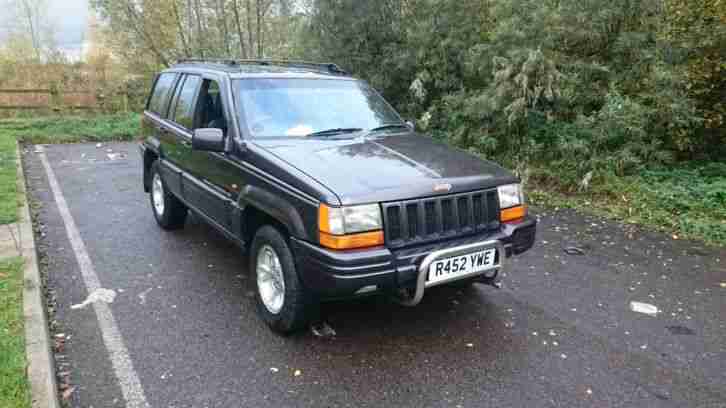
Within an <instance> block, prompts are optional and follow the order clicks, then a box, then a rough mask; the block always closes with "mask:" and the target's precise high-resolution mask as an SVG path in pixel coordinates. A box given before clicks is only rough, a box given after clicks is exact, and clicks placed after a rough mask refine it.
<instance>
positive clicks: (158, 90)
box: [149, 73, 176, 116]
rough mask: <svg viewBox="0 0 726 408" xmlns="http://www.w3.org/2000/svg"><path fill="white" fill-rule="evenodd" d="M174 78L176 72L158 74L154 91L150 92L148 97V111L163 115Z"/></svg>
mask: <svg viewBox="0 0 726 408" xmlns="http://www.w3.org/2000/svg"><path fill="white" fill-rule="evenodd" d="M174 79H176V74H173V73H167V74H161V75H159V78H158V79H157V80H156V85H155V86H154V92H153V93H152V94H151V99H149V110H150V111H152V112H154V113H156V114H158V115H160V116H164V114H165V113H166V105H167V103H168V100H169V95H170V94H171V87H172V85H174Z"/></svg>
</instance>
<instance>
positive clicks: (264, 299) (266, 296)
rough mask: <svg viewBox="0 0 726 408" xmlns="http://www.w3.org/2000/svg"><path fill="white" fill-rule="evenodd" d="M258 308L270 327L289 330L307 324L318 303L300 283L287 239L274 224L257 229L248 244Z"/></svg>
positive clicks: (287, 331)
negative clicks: (249, 244)
mask: <svg viewBox="0 0 726 408" xmlns="http://www.w3.org/2000/svg"><path fill="white" fill-rule="evenodd" d="M250 270H251V271H252V272H253V276H254V285H255V303H256V306H257V312H258V314H259V315H260V317H261V318H262V320H264V321H265V323H267V325H268V326H270V328H271V329H272V330H273V331H275V332H277V333H280V334H288V333H291V332H293V331H295V330H299V329H302V328H304V327H305V326H307V325H308V324H309V323H310V321H311V320H312V319H313V317H314V313H315V311H316V310H317V304H316V302H314V300H313V299H312V297H311V296H310V294H309V293H308V291H307V290H306V289H305V288H304V287H303V285H302V283H301V282H300V278H299V277H298V274H297V270H296V268H295V261H294V258H293V255H292V251H291V250H290V246H289V245H288V244H287V240H286V239H285V237H284V236H283V235H282V234H281V233H280V231H279V230H277V229H276V228H274V227H272V226H269V225H265V226H262V227H261V228H260V229H258V230H257V232H256V233H255V237H254V239H253V240H252V247H251V248H250Z"/></svg>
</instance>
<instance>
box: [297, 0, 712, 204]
mask: <svg viewBox="0 0 726 408" xmlns="http://www.w3.org/2000/svg"><path fill="white" fill-rule="evenodd" d="M693 2H694V5H695V3H698V4H701V3H704V2H705V3H709V2H710V3H713V2H718V0H698V1H696V0H693ZM364 3H365V4H359V2H350V1H342V2H341V1H337V0H319V1H317V2H316V3H315V4H316V7H317V8H314V12H313V17H312V20H311V22H310V25H309V28H308V32H307V35H306V36H305V37H306V38H308V40H309V38H310V37H313V38H315V39H316V41H317V42H316V46H315V47H312V48H311V49H312V50H316V51H308V54H311V55H310V56H312V57H314V58H324V59H332V60H334V61H337V62H341V63H342V64H343V65H344V66H346V67H348V68H350V69H352V70H353V71H354V72H355V73H356V74H357V75H359V76H361V77H364V78H368V79H370V80H371V81H372V82H373V83H374V85H375V86H377V87H378V88H379V89H382V90H383V92H384V94H385V95H386V96H387V97H388V98H389V99H391V100H392V101H393V102H394V104H395V105H397V106H398V107H399V109H401V110H403V111H404V112H405V113H406V114H407V115H408V116H409V117H415V118H418V123H419V125H420V126H421V127H422V128H424V129H425V130H427V131H428V132H430V133H431V134H433V135H435V136H436V137H439V138H444V139H447V140H448V141H450V142H451V143H452V144H455V145H456V146H459V147H461V148H464V149H469V150H472V151H474V152H477V153H481V154H483V155H485V156H489V157H495V158H496V159H497V160H498V161H503V162H506V163H507V164H508V165H510V166H512V167H514V168H516V169H518V170H519V171H520V172H521V174H522V175H523V176H525V177H527V176H532V177H537V178H538V179H539V180H540V181H547V182H550V183H556V184H558V186H559V187H560V188H562V189H564V190H568V191H575V190H579V189H583V188H584V187H585V186H584V185H583V179H585V178H588V179H590V180H591V181H592V185H595V184H598V183H600V182H605V181H606V180H607V179H608V178H609V176H611V175H614V176H620V177H622V176H628V175H635V174H639V173H640V172H641V171H643V170H644V169H649V168H655V167H658V166H663V165H672V164H674V163H677V162H681V161H684V160H693V159H702V160H717V159H719V158H722V157H723V156H722V155H723V153H724V152H725V151H726V148H725V147H724V145H726V130H725V129H724V126H723V124H721V125H720V127H719V126H715V127H714V126H713V125H714V123H715V122H714V121H713V120H712V119H708V118H709V117H711V118H712V117H713V115H711V116H708V115H706V113H707V112H705V111H704V109H703V103H702V102H703V101H702V100H700V99H698V98H699V96H700V95H705V94H703V93H701V94H699V93H695V92H692V83H693V75H691V72H692V70H693V65H692V64H691V63H690V62H689V61H690V60H689V59H688V58H685V57H683V55H689V54H688V52H685V53H684V51H683V50H684V47H687V45H688V44H693V41H692V37H693V36H698V35H701V36H704V35H707V33H706V31H704V30H702V31H694V30H690V31H687V32H686V31H684V30H682V29H681V30H680V31H679V30H676V29H674V27H682V26H683V24H684V23H683V19H682V18H680V16H681V14H679V13H682V5H683V4H684V3H688V0H672V1H671V3H669V4H670V6H669V7H663V3H662V2H661V1H660V0H614V1H611V2H607V4H605V3H602V2H601V1H599V0H559V1H548V0H545V1H542V0H487V1H481V0H462V1H456V2H454V1H436V0H409V1H393V0H372V1H369V2H364ZM710 3H709V4H710ZM679 7H680V8H679ZM708 10H711V11H713V10H712V8H709V9H708ZM692 14H693V15H692V16H691V17H692V20H694V21H698V20H699V18H700V19H705V20H704V21H711V20H708V19H709V18H710V17H709V16H705V15H703V16H699V15H697V14H694V13H692ZM722 23H723V24H726V22H722ZM704 24H705V23H704ZM709 24H710V25H707V26H708V27H712V26H713V23H709ZM699 27H700V26H699ZM708 35H712V36H715V38H712V39H711V40H710V41H709V42H708V44H711V48H709V50H712V49H713V48H714V47H716V48H718V47H719V46H720V47H722V48H720V49H721V50H722V51H726V34H724V31H723V30H720V31H719V30H711V31H710V32H708ZM686 36H687V38H686ZM686 40H688V41H686ZM689 41H690V42H689ZM697 44H698V46H700V47H705V45H703V44H704V41H702V42H699V43H697ZM714 44H715V45H714ZM694 47H696V46H695V45H694ZM687 51H688V50H687ZM317 53H322V55H316V54H317ZM723 69H724V72H726V65H724V66H723ZM722 77H723V75H722ZM699 78H701V79H703V76H701V77H699ZM719 81H720V79H717V78H713V82H714V83H717V84H718V83H720V82H719ZM707 96H708V97H709V98H713V92H711V93H709V94H708V95H707ZM707 124H708V125H709V126H708V127H709V128H707V126H706V125H707ZM530 173H537V174H530ZM587 184H590V183H587Z"/></svg>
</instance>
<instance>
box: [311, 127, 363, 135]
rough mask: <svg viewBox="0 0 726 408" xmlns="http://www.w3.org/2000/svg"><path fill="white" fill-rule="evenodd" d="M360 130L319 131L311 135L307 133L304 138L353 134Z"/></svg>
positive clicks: (333, 129) (337, 129) (335, 129)
mask: <svg viewBox="0 0 726 408" xmlns="http://www.w3.org/2000/svg"><path fill="white" fill-rule="evenodd" d="M361 130H363V129H361V128H332V129H325V130H320V131H317V132H313V133H308V134H307V135H305V136H308V137H309V136H328V135H337V134H339V133H354V132H360V131H361Z"/></svg>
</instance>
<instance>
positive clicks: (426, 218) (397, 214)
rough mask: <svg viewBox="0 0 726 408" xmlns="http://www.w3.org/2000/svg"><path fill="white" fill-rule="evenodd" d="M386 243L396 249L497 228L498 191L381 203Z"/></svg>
mask: <svg viewBox="0 0 726 408" xmlns="http://www.w3.org/2000/svg"><path fill="white" fill-rule="evenodd" d="M383 217H384V219H383V223H384V228H385V232H386V241H387V243H388V244H389V245H390V246H393V247H397V246H403V245H406V244H410V243H423V242H428V241H432V240H435V239H438V238H441V237H446V236H454V235H460V234H468V233H476V232H480V231H486V230H490V229H496V228H499V200H498V199H497V190H496V189H494V190H485V191H475V192H471V193H463V194H452V195H447V196H441V197H430V198H424V199H418V200H407V201H397V202H389V203H383Z"/></svg>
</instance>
